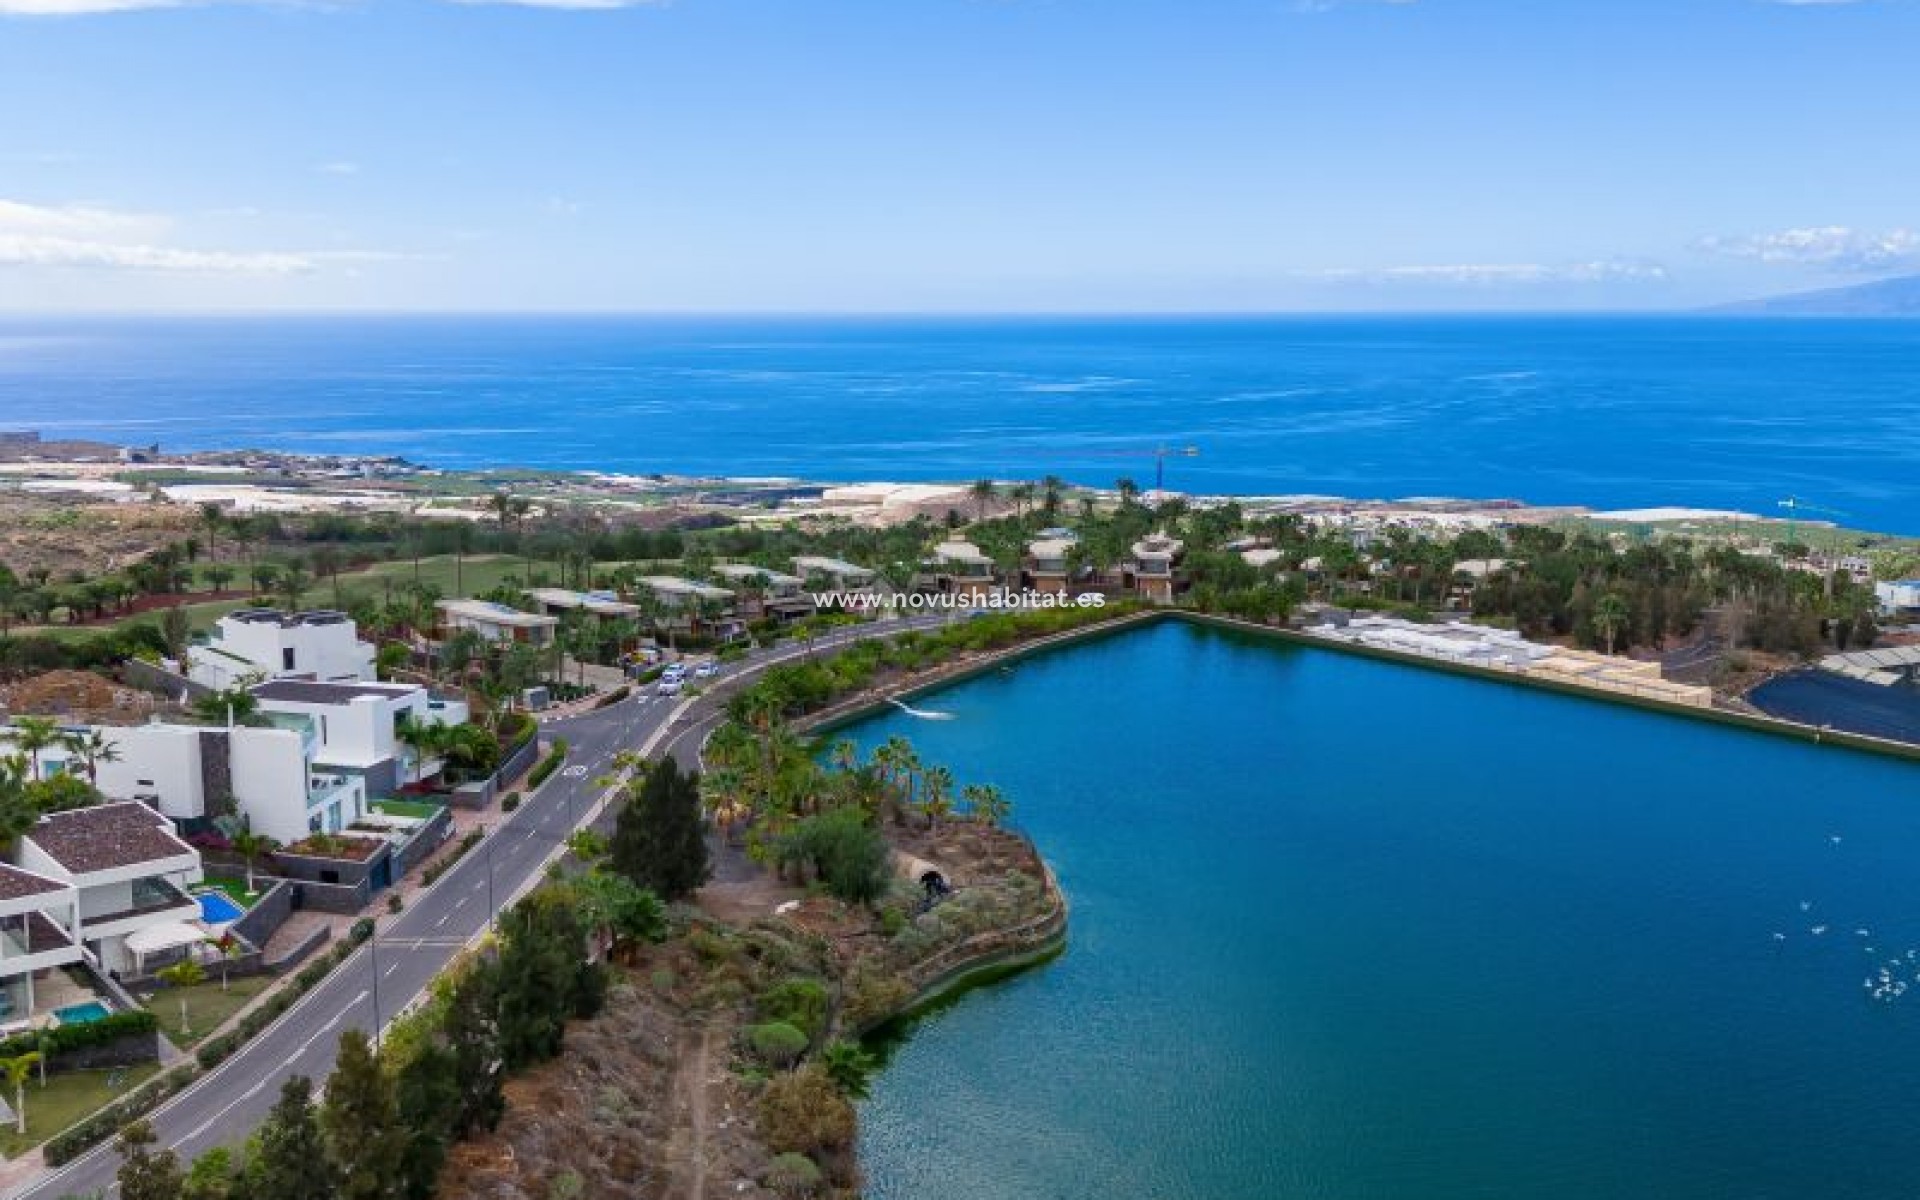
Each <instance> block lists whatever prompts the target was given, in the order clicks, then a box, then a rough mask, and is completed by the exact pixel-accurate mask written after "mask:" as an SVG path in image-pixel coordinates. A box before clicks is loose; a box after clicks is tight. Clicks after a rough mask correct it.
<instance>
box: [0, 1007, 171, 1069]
mask: <svg viewBox="0 0 1920 1200" xmlns="http://www.w3.org/2000/svg"><path fill="white" fill-rule="evenodd" d="M159 1028H160V1018H158V1017H156V1016H154V1015H153V1014H152V1013H151V1012H148V1011H147V1010H146V1009H144V1008H136V1009H134V1010H133V1011H132V1012H118V1013H111V1014H109V1015H107V1016H104V1017H102V1018H100V1019H99V1020H98V1021H83V1022H80V1023H78V1024H73V1025H56V1026H54V1027H53V1028H52V1029H49V1030H47V1031H46V1032H45V1033H43V1034H39V1035H35V1034H31V1033H17V1034H15V1035H13V1036H12V1037H10V1038H7V1039H6V1040H4V1041H0V1058H15V1057H17V1056H19V1055H22V1054H26V1053H29V1052H30V1051H34V1050H40V1051H43V1052H44V1053H45V1054H46V1056H47V1057H48V1058H49V1059H54V1058H58V1057H59V1056H60V1055H62V1054H67V1053H70V1052H72V1051H75V1050H85V1049H87V1048H89V1047H92V1046H104V1045H106V1044H107V1043H108V1042H113V1041H118V1040H119V1039H121V1038H123V1037H132V1036H134V1035H136V1034H142V1033H152V1032H153V1031H154V1030H156V1029H159Z"/></svg>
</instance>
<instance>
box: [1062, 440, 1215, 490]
mask: <svg viewBox="0 0 1920 1200" xmlns="http://www.w3.org/2000/svg"><path fill="white" fill-rule="evenodd" d="M1062 453H1070V454H1073V455H1074V456H1076V457H1081V458H1151V459H1152V460H1153V490H1154V491H1156V492H1164V491H1166V489H1167V460H1168V459H1169V458H1198V457H1200V447H1198V446H1155V447H1154V448H1153V449H1151V450H1072V451H1062Z"/></svg>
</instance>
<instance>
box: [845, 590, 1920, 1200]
mask: <svg viewBox="0 0 1920 1200" xmlns="http://www.w3.org/2000/svg"><path fill="white" fill-rule="evenodd" d="M914 703H915V705H916V706H917V707H919V708H922V709H929V710H937V711H944V712H948V713H951V714H953V719H952V720H946V721H922V720H915V719H914V718H912V717H910V716H907V715H906V714H903V713H899V712H891V713H888V714H885V715H883V716H880V717H877V718H875V719H873V720H871V721H868V722H865V723H863V724H861V725H859V726H857V727H855V728H853V729H852V730H850V731H849V735H850V736H853V737H855V738H856V739H857V740H858V742H859V743H860V744H861V745H862V746H865V747H871V746H872V745H874V744H877V743H878V742H879V741H881V740H883V739H885V738H886V737H887V736H888V735H889V734H895V733H899V734H904V735H906V736H907V737H909V738H911V739H912V741H913V743H914V745H915V746H916V747H917V748H918V750H919V752H920V755H921V757H922V759H923V760H924V761H926V762H929V763H945V764H947V765H948V766H950V767H951V768H952V769H953V770H954V772H955V774H956V775H957V776H958V777H959V780H960V781H961V782H963V783H964V782H993V783H997V784H999V785H1000V786H1002V787H1003V788H1004V789H1005V790H1006V793H1007V795H1008V797H1009V798H1010V799H1011V800H1012V801H1013V804H1014V820H1015V823H1016V824H1017V825H1019V826H1020V827H1022V828H1023V829H1024V830H1025V831H1026V832H1028V833H1029V834H1030V835H1031V836H1032V837H1033V838H1034V839H1035V841H1036V842H1037V844H1038V845H1039V847H1040V849H1041V851H1042V852H1043V853H1044V854H1046V855H1047V857H1048V858H1049V860H1050V861H1051V862H1052V863H1053V864H1054V866H1055V868H1056V870H1057V871H1058V873H1059V876H1060V879H1061V882H1062V885H1063V887H1064V888H1065V889H1066V891H1067V893H1068V895H1069V896H1070V897H1071V899H1072V902H1073V919H1072V920H1073V923H1072V928H1071V931H1070V935H1069V942H1068V946H1067V949H1066V952H1065V954H1064V955H1063V956H1062V957H1061V958H1059V959H1057V960H1055V961H1054V962H1052V963H1049V964H1047V965H1045V966H1042V967H1038V968H1035V969H1033V970H1031V971H1029V972H1027V973H1025V974H1022V975H1019V976H1016V977H1014V978H1012V979H1010V980H1007V981H1004V982H1002V983H998V984H994V985H991V986H989V987H986V988H982V989H979V990H976V991H973V992H970V993H967V994H966V995H964V996H963V997H961V998H960V999H959V1000H957V1001H956V1002H954V1003H952V1004H950V1005H949V1006H947V1007H944V1008H942V1009H940V1010H938V1011H936V1012H934V1013H932V1014H931V1015H929V1016H927V1017H926V1018H925V1019H923V1020H921V1021H919V1022H918V1023H917V1024H915V1025H914V1026H913V1027H911V1028H910V1029H909V1030H908V1031H907V1032H906V1034H905V1035H904V1036H903V1037H902V1038H900V1039H898V1040H897V1041H896V1042H894V1043H893V1044H892V1046H891V1049H890V1053H889V1060H888V1062H887V1065H886V1068H885V1069H884V1070H883V1071H882V1072H881V1074H880V1075H879V1077H878V1079H877V1080H876V1083H875V1087H874V1091H873V1095H872V1098H871V1100H869V1101H868V1102H867V1103H866V1104H865V1105H864V1107H863V1111H862V1116H861V1119H862V1140H861V1147H860V1149H861V1158H862V1161H863V1163H864V1165H865V1167H866V1169H867V1171H868V1173H869V1176H870V1181H871V1186H870V1188H869V1189H868V1192H867V1194H868V1195H870V1196H872V1197H874V1198H875V1200H1036V1198H1042V1197H1044V1198H1045V1200H1112V1198H1114V1197H1135V1196H1138V1197H1148V1196H1151V1197H1156V1198H1157V1200H1246V1198H1249V1197H1286V1198H1287V1200H1540V1198H1543V1197H1552V1198H1554V1200H1646V1198H1649V1197H1658V1198H1659V1200H1827V1198H1836V1200H1837V1198H1839V1197H1846V1198H1847V1200H1905V1198H1908V1197H1911V1196H1913V1195H1915V1194H1916V1192H1920V1168H1916V1167H1915V1165H1914V1160H1913V1155H1912V1147H1913V1130H1914V1129H1915V1128H1916V1127H1920V1090H1916V1089H1915V1088H1914V1087H1913V1084H1912V1078H1911V1076H1910V1075H1909V1071H1910V1069H1911V1066H1912V1064H1913V1063H1914V1062H1915V1061H1916V1053H1920V985H1916V984H1915V983H1914V980H1915V978H1916V977H1917V976H1920V875H1917V874H1916V873H1915V871H1914V870H1913V866H1912V861H1913V853H1914V847H1915V846H1920V806H1916V805H1915V804H1913V803H1912V797H1913V795H1914V794H1915V790H1916V783H1920V767H1916V766H1915V765H1913V764H1911V763H1906V762H1901V761H1898V760H1894V759H1887V758H1877V757H1873V756H1869V755H1865V754H1860V753H1856V752H1851V751H1844V750H1838V749H1834V748H1831V747H1817V746H1813V745H1809V744H1805V743H1800V742H1795V741H1788V740H1785V739H1778V738H1771V737H1767V736H1764V735H1760V734H1755V733H1748V732H1744V731H1739V730H1734V729H1728V728H1725V727H1722V726H1717V725H1711V724H1707V723H1704V722H1699V721H1692V720H1687V719H1683V718H1679V717H1673V716H1667V715H1663V714H1656V713H1650V712H1644V711H1641V710H1638V709H1633V708H1629V707H1625V706H1621V705H1615V704H1610V703H1606V702H1603V701H1598V700H1589V699H1584V698H1576V697H1568V696H1561V695H1555V694H1549V693H1544V692H1538V691H1533V690H1530V689H1525V688H1519V687H1513V686H1509V685H1505V684H1501V683H1495V682H1488V681H1483V680H1477V679H1469V678H1463V677H1460V676H1456V675H1452V674H1448V673H1443V672H1438V671H1430V670H1426V669H1423V668H1419V667H1413V666H1405V665H1400V664H1395V663H1386V662H1379V661H1375V660H1371V659H1364V658H1359V657H1353V656H1348V655H1342V654H1340V653H1338V652H1335V651H1332V650H1323V649H1317V648H1305V647H1294V646H1283V645H1279V644H1276V643H1272V642H1268V641H1264V640H1258V639H1253V638H1249V637H1247V636H1245V635H1239V634H1230V633H1223V632H1220V631H1215V630H1208V629H1201V628H1197V627H1193V626H1188V625H1185V624H1176V623H1171V622H1169V623H1164V624H1160V625H1157V626H1154V627H1151V628H1149V629H1146V630H1143V631H1140V632H1137V633H1131V634H1126V635H1122V636H1119V637H1115V638H1111V639H1107V640H1102V641H1097V642H1092V643H1088V644H1086V645H1083V646H1079V647H1075V648H1071V649H1068V650H1065V651H1062V652H1059V653H1054V654H1050V655H1046V656H1043V657H1039V658H1034V659H1030V660H1027V661H1024V662H1022V663H1020V664H1019V665H1018V666H1017V668H1016V669H1015V671H1014V672H1013V673H1012V674H1011V675H1001V674H998V673H995V674H990V675H986V676H981V677H977V678H975V679H972V680H970V681H967V682H964V683H961V684H959V685H956V686H954V687H951V688H948V689H945V690H942V691H939V692H936V693H933V694H930V695H925V696H922V697H920V698H917V699H916V700H915V702H914ZM1882 970H1886V971H1887V972H1888V976H1889V978H1890V979H1892V980H1893V981H1895V982H1899V983H1902V984H1904V986H1906V987H1907V988H1909V989H1910V990H1909V991H1906V992H1904V993H1900V994H1894V992H1895V990H1896V989H1893V988H1891V987H1888V986H1887V985H1883V984H1882V983H1881V981H1880V980H1881V977H1880V972H1881V971H1882ZM1882 987H1885V988H1886V994H1885V995H1884V996H1881V997H1876V995H1875V991H1876V989H1879V988H1882Z"/></svg>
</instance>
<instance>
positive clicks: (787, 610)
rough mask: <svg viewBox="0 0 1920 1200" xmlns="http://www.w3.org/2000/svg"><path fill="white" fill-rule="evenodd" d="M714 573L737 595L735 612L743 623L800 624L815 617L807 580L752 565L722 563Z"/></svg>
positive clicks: (735, 596) (735, 597)
mask: <svg viewBox="0 0 1920 1200" xmlns="http://www.w3.org/2000/svg"><path fill="white" fill-rule="evenodd" d="M713 573H714V574H715V575H717V576H719V577H720V578H722V579H724V580H726V581H727V583H728V584H729V585H730V586H731V587H732V588H733V591H734V611H735V612H736V613H737V614H738V615H739V617H740V619H741V620H743V621H762V620H774V621H782V622H785V621H797V620H799V619H800V618H801V617H805V616H811V615H812V614H813V597H812V596H810V595H808V594H807V592H806V582H807V581H806V580H804V579H802V578H800V577H799V576H798V575H786V574H782V573H781V572H779V571H770V570H768V569H767V568H765V567H756V566H754V565H753V564H751V563H722V564H721V565H719V566H717V567H715V568H714V569H713Z"/></svg>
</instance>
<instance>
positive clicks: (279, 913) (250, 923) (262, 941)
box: [233, 878, 294, 947]
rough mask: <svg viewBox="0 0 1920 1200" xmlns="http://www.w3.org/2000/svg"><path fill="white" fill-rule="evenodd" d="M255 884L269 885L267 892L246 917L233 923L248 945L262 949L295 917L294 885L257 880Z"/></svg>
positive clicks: (277, 880)
mask: <svg viewBox="0 0 1920 1200" xmlns="http://www.w3.org/2000/svg"><path fill="white" fill-rule="evenodd" d="M254 882H255V883H260V882H265V883H267V885H268V886H267V890H266V891H264V892H262V893H261V894H260V898H259V899H257V900H255V901H254V902H253V907H252V908H250V909H248V910H247V915H246V916H244V917H241V918H240V919H239V920H238V921H235V922H234V923H233V932H234V933H236V934H238V935H239V936H240V937H242V938H245V939H246V941H247V944H248V945H251V946H255V947H260V946H265V945H266V944H267V940H268V939H269V938H271V937H273V934H274V931H275V930H277V929H279V928H280V927H281V926H282V925H284V924H286V923H287V918H288V917H290V916H292V915H293V890H294V885H293V884H291V883H289V882H288V881H286V880H284V879H272V880H265V881H262V880H260V879H257V878H256V879H255V880H254Z"/></svg>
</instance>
